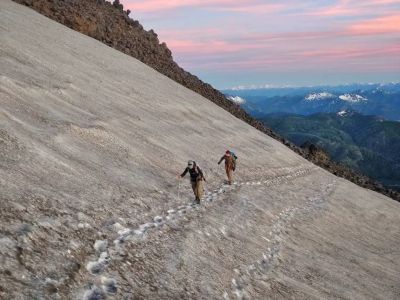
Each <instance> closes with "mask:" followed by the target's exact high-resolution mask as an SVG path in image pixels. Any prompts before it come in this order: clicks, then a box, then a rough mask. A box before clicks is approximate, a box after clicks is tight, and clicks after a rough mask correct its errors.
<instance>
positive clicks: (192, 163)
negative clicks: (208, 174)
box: [188, 160, 194, 168]
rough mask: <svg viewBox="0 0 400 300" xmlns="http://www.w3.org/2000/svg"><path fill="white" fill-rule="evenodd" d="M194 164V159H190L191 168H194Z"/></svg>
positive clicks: (189, 165)
mask: <svg viewBox="0 0 400 300" xmlns="http://www.w3.org/2000/svg"><path fill="white" fill-rule="evenodd" d="M193 166H194V161H193V160H189V161H188V167H189V168H193Z"/></svg>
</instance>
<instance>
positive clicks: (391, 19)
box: [348, 12, 400, 35]
mask: <svg viewBox="0 0 400 300" xmlns="http://www.w3.org/2000/svg"><path fill="white" fill-rule="evenodd" d="M348 31H349V33H353V34H360V35H362V34H382V33H400V12H399V14H396V15H391V16H384V17H380V18H376V19H372V20H367V21H363V22H360V23H358V24H354V25H352V26H350V27H349V29H348Z"/></svg>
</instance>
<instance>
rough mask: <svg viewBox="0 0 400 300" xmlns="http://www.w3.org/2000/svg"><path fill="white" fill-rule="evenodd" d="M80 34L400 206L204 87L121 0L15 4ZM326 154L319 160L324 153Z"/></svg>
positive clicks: (391, 194) (357, 176) (399, 195)
mask: <svg viewBox="0 0 400 300" xmlns="http://www.w3.org/2000/svg"><path fill="white" fill-rule="evenodd" d="M14 1H15V2H17V3H20V4H23V5H26V6H28V7H31V8H33V9H35V10H36V11H38V12H39V13H41V14H43V15H45V16H47V17H48V18H50V19H53V20H55V21H57V22H59V23H61V24H64V25H66V26H68V27H69V28H71V29H73V30H76V31H78V32H80V33H83V34H85V35H88V36H90V37H92V38H94V39H97V40H99V41H101V42H103V43H104V44H106V45H108V46H110V47H112V48H114V49H116V50H119V51H121V52H123V53H125V54H127V55H130V56H132V57H134V58H136V59H138V60H140V61H141V62H143V63H145V64H147V65H149V66H150V67H152V68H154V69H155V70H157V71H158V72H160V73H162V74H164V75H166V76H167V77H169V78H171V79H173V80H174V81H176V82H178V83H180V84H182V85H183V86H185V87H187V88H189V89H191V90H193V91H195V92H197V93H198V94H200V95H202V96H204V97H205V98H207V99H209V100H210V101H212V102H214V103H215V104H217V105H218V106H220V107H222V108H224V109H225V110H227V111H228V112H230V113H231V114H232V115H234V116H235V117H237V118H239V119H241V120H243V121H245V122H246V123H248V124H250V125H251V126H253V127H255V128H256V129H258V130H260V131H262V132H264V133H266V134H267V135H269V136H271V137H273V138H275V139H276V140H278V141H280V142H282V143H283V144H284V145H286V146H287V147H289V148H290V149H292V150H293V151H295V152H296V153H298V154H300V155H301V156H303V157H304V158H306V159H308V160H310V161H312V162H313V163H315V164H316V165H318V166H321V167H323V168H324V169H326V170H328V171H329V172H331V173H333V174H335V175H337V176H340V177H343V178H345V179H348V180H350V181H352V182H354V183H356V184H358V185H359V186H362V187H365V188H368V189H371V190H374V191H377V192H379V193H382V194H384V195H387V196H389V197H391V198H393V199H395V200H398V201H400V193H398V192H396V191H393V190H389V189H386V188H385V187H383V186H382V185H380V184H379V183H376V182H374V181H373V180H371V179H370V178H368V177H366V176H363V175H360V174H357V173H356V172H354V171H352V170H350V169H349V168H347V167H344V166H342V165H340V164H337V163H335V162H333V161H332V160H330V158H329V156H328V155H327V154H326V152H324V151H323V150H321V149H319V150H318V151H312V150H311V151H310V148H309V147H305V148H298V147H297V146H296V145H294V144H293V143H291V142H289V141H287V140H286V139H284V138H282V137H280V136H279V135H277V134H276V133H274V132H273V131H272V130H271V129H269V128H267V127H265V126H264V125H263V124H262V123H261V122H260V121H257V120H256V119H254V118H252V117H251V116H250V115H249V114H248V113H246V112H245V111H244V110H243V109H242V108H241V107H240V106H239V105H238V104H236V103H234V102H232V101H229V100H228V99H227V98H226V97H225V95H224V94H223V93H221V92H220V91H218V90H216V89H214V88H213V87H212V86H211V85H210V84H207V83H204V82H203V81H201V80H200V79H199V78H198V77H196V76H195V75H193V74H190V73H189V72H187V71H185V70H184V69H182V68H181V67H179V65H178V64H177V63H176V62H175V61H174V60H173V57H172V53H171V51H170V50H169V49H168V47H167V45H166V44H165V43H160V41H159V39H158V36H157V34H156V33H155V32H154V31H153V30H149V31H146V30H144V28H143V26H142V25H141V24H140V23H139V22H138V21H137V20H133V19H131V18H130V17H129V15H130V13H131V12H130V11H129V10H126V11H125V10H124V8H123V5H122V4H121V3H120V2H119V1H118V0H116V1H114V2H113V3H111V2H108V1H105V0H85V1H80V0H14ZM321 151H322V152H324V153H325V155H320V154H321V153H322V152H321Z"/></svg>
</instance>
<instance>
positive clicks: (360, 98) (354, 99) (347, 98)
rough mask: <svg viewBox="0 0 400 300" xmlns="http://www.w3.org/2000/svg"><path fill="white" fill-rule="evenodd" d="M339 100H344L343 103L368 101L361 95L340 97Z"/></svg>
mask: <svg viewBox="0 0 400 300" xmlns="http://www.w3.org/2000/svg"><path fill="white" fill-rule="evenodd" d="M339 99H340V100H343V101H349V102H361V101H367V100H368V99H367V98H365V97H363V96H360V95H357V94H344V95H340V96H339Z"/></svg>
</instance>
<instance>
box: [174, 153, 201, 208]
mask: <svg viewBox="0 0 400 300" xmlns="http://www.w3.org/2000/svg"><path fill="white" fill-rule="evenodd" d="M188 172H189V175H190V184H191V185H192V189H193V193H194V196H195V197H196V203H197V204H200V199H201V198H202V197H203V180H204V181H205V180H206V179H205V177H204V174H203V171H202V170H201V169H200V168H199V167H198V166H197V165H196V162H194V161H192V160H189V161H188V166H187V168H186V169H185V171H183V173H182V174H181V175H180V178H183V177H184V176H185V175H186V174H187V173H188Z"/></svg>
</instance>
